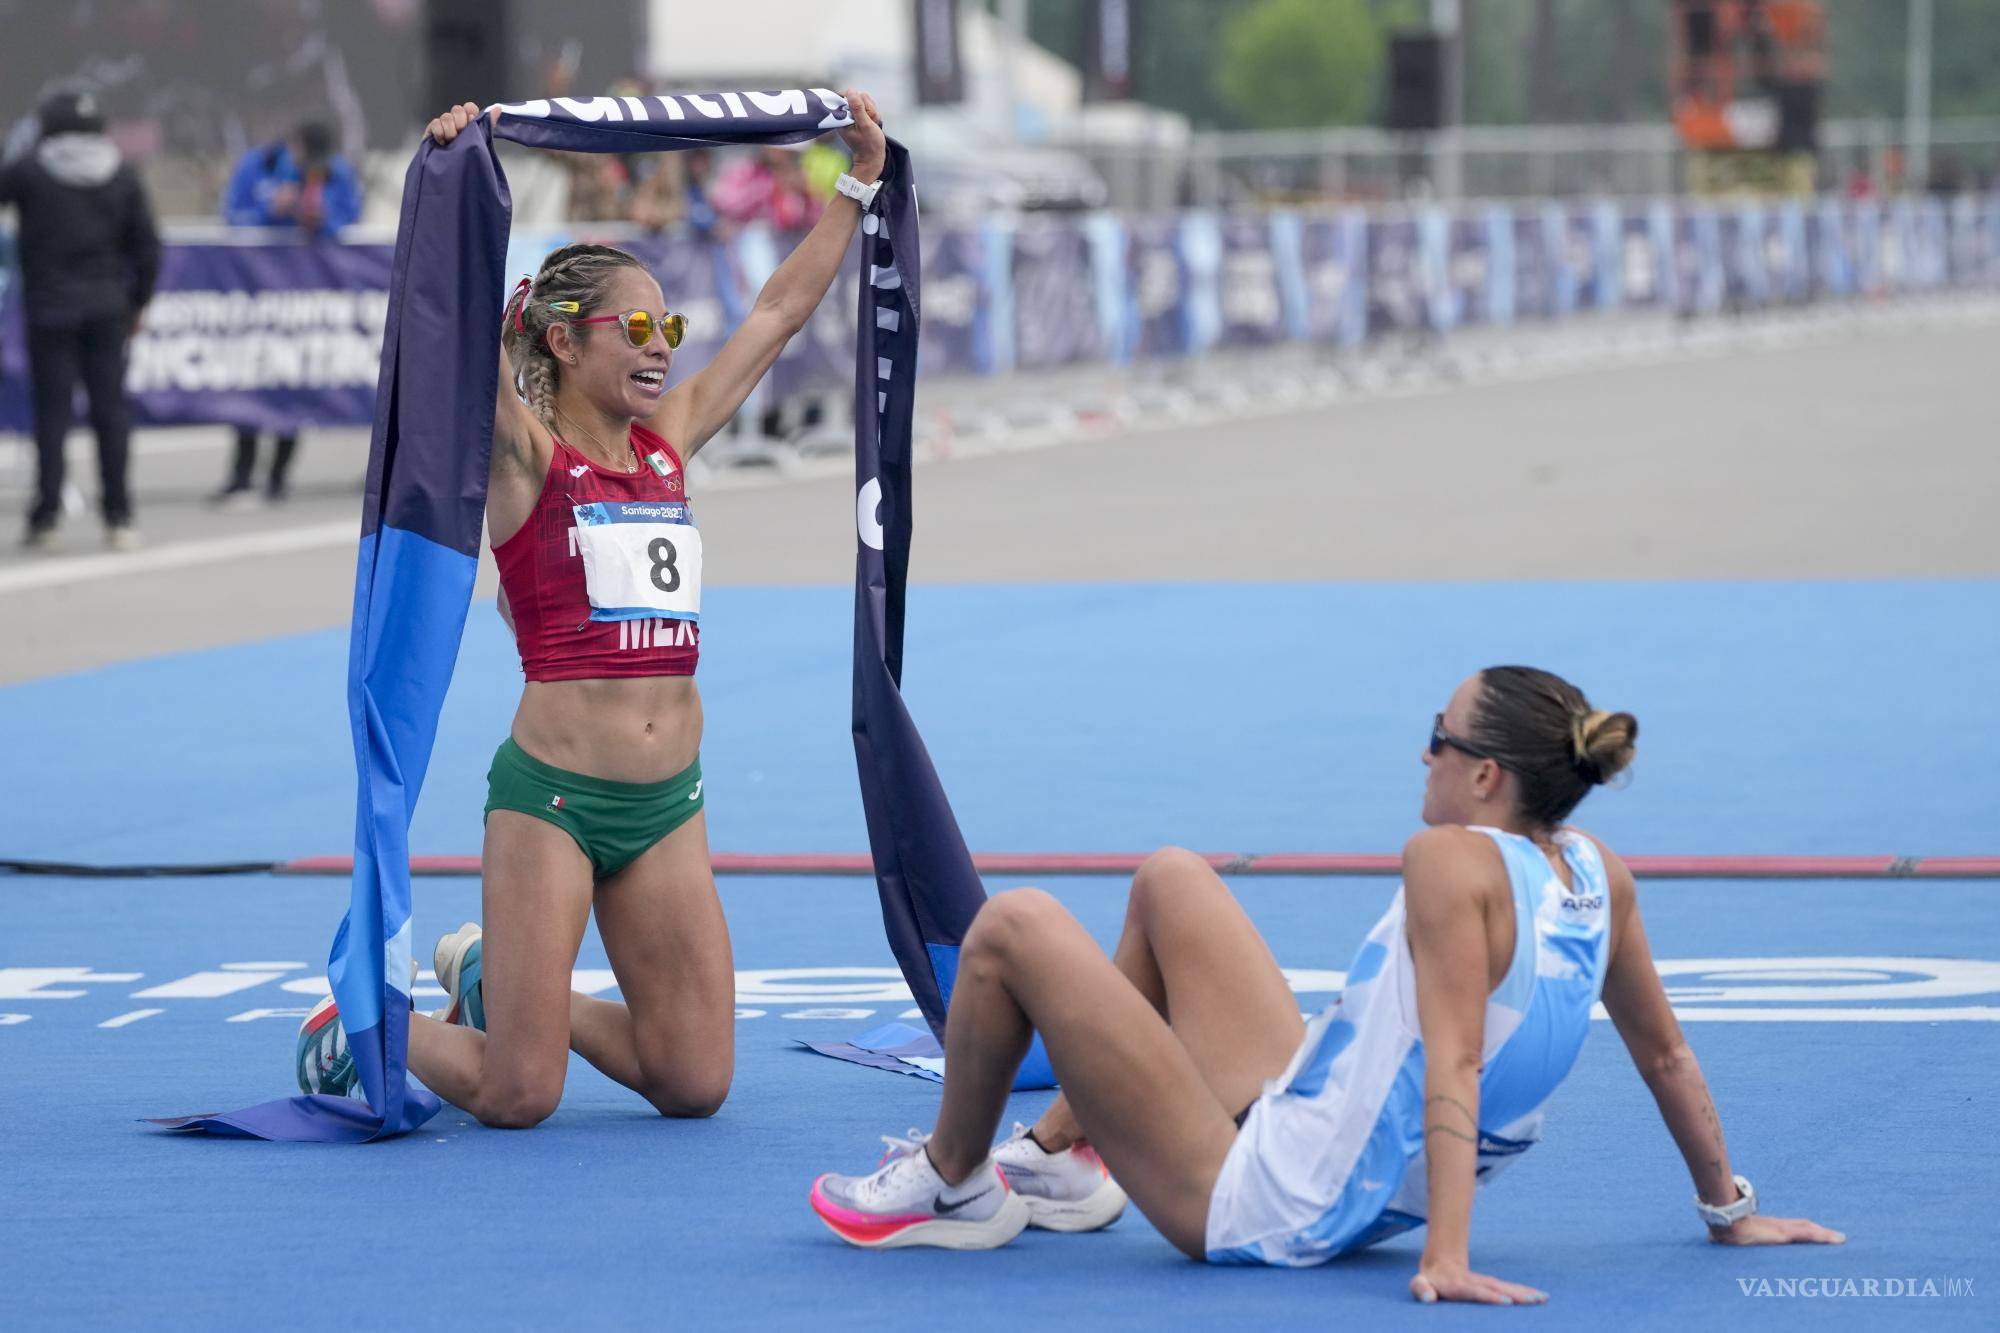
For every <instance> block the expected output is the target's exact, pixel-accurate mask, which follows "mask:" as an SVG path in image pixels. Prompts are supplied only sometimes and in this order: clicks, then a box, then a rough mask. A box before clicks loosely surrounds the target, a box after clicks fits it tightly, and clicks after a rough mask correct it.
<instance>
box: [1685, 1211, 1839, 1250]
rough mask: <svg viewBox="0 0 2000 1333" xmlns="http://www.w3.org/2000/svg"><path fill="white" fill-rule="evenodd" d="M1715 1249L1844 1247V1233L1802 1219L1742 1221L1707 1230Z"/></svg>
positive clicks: (1760, 1218)
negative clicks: (1715, 1246)
mask: <svg viewBox="0 0 2000 1333" xmlns="http://www.w3.org/2000/svg"><path fill="white" fill-rule="evenodd" d="M1708 1238H1709V1239H1710V1240H1712V1241H1714V1242H1715V1243H1716V1244H1717V1245H1845V1244H1846V1243H1847V1235H1846V1233H1845V1232H1840V1231H1835V1230H1834V1229H1833V1228H1831V1227H1823V1226H1821V1225H1820V1224H1819V1223H1817V1222H1814V1221H1810V1220H1808V1219H1806V1218H1803V1217H1746V1218H1744V1219H1742V1220H1741V1221H1739V1222H1736V1223H1734V1224H1732V1225H1730V1226H1726V1227H1710V1228H1709V1229H1708Z"/></svg>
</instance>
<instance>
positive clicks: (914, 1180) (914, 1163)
mask: <svg viewBox="0 0 2000 1333" xmlns="http://www.w3.org/2000/svg"><path fill="white" fill-rule="evenodd" d="M929 1141H930V1135H928V1134H921V1133H918V1132H917V1131H916V1130H914V1129H913V1130H911V1131H910V1132H909V1134H908V1135H907V1136H906V1137H904V1138H900V1139H896V1138H890V1137H888V1136H887V1135H884V1136H883V1139H882V1142H884V1143H885V1144H887V1145H888V1146H889V1151H888V1152H887V1153H886V1154H885V1155H884V1156H883V1158H882V1165H881V1166H880V1167H879V1168H877V1169H876V1170H875V1171H874V1172H873V1173H871V1174H869V1175H865V1176H836V1175H824V1176H821V1177H820V1178H819V1179H818V1180H815V1181H814V1182H813V1187H812V1195H811V1199H812V1208H813V1212H815V1213H817V1214H818V1215H819V1220H820V1221H822V1222H824V1223H826V1225H827V1229H828V1230H830V1231H832V1232H833V1234H834V1235H836V1236H838V1237H840V1238H841V1239H842V1240H844V1241H846V1242H847V1243H848V1244H850V1245H860V1246H862V1247H864V1248H867V1249H871V1250H887V1249H894V1248H896V1247H899V1246H903V1245H935V1246H938V1247H940V1248H942V1249H947V1250H990V1249H993V1248H995V1247H996V1246H1000V1245H1005V1244H1006V1243H1007V1242H1008V1241H1010V1240H1012V1239H1014V1237H1016V1236H1018V1235H1020V1234H1021V1232H1022V1231H1023V1230H1025V1229H1026V1227H1027V1225H1028V1205H1027V1204H1026V1203H1024V1202H1022V1200H1021V1196H1020V1195H1018V1194H1016V1193H1015V1192H1014V1191H1013V1189H1012V1188H1011V1187H1010V1186H1009V1185H1008V1183H1007V1177H1005V1176H1003V1175H1002V1174H1000V1169H999V1167H997V1166H995V1165H994V1162H993V1159H992V1158H991V1157H989V1158H987V1159H986V1160H985V1161H984V1162H981V1163H980V1164H979V1166H978V1167H977V1168H975V1169H974V1170H973V1172H972V1174H971V1175H969V1176H967V1177H966V1178H965V1179H964V1180H961V1181H959V1182H958V1183H957V1184H956V1185H948V1184H946V1183H945V1179H944V1177H943V1176H941V1175H939V1174H938V1170H937V1168H936V1167H935V1166H933V1165H931V1159H930V1154H929V1153H927V1152H925V1151H924V1145H925V1144H926V1143H928V1142H929Z"/></svg>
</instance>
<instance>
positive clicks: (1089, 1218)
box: [993, 1120, 1125, 1231]
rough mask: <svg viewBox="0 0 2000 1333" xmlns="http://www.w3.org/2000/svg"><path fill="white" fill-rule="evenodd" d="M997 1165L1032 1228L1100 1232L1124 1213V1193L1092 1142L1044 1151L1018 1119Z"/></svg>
mask: <svg viewBox="0 0 2000 1333" xmlns="http://www.w3.org/2000/svg"><path fill="white" fill-rule="evenodd" d="M993 1161H994V1163H995V1164H996V1165H998V1166H999V1168H1000V1171H1001V1174H1003V1175H1005V1176H1006V1177H1007V1183H1008V1184H1009V1185H1012V1186H1013V1187H1014V1192H1015V1193H1016V1194H1018V1195H1020V1196H1021V1198H1022V1200H1023V1201H1024V1202H1025V1203H1026V1204H1027V1205H1028V1225H1029V1226H1031V1227H1040V1228H1042V1230H1044V1231H1096V1230H1097V1229H1098V1228H1099V1227H1108V1226H1110V1225H1111V1224H1112V1223H1113V1222H1116V1221H1117V1220H1118V1218H1119V1215H1120V1214H1122V1213H1123V1212H1124V1211H1125V1191H1124V1190H1123V1189H1121V1188H1119V1185H1118V1182H1117V1181H1115V1180H1113V1179H1112V1178H1111V1168H1110V1167H1108V1166H1106V1165H1105V1164H1104V1159H1103V1158H1102V1157H1099V1156H1098V1155H1097V1153H1096V1151H1095V1150H1094V1149H1092V1148H1091V1146H1090V1145H1089V1144H1088V1143H1084V1142H1081V1141H1079V1142H1076V1143H1073V1144H1071V1145H1070V1146H1069V1147H1067V1148H1064V1149H1063V1150H1062V1151H1061V1152H1044V1151H1043V1150H1042V1145H1041V1144H1039V1143H1037V1142H1035V1140H1034V1139H1033V1137H1032V1136H1030V1135H1029V1133H1028V1127H1027V1126H1026V1125H1024V1124H1022V1123H1021V1122H1020V1121H1018V1120H1017V1121H1015V1122H1014V1133H1013V1134H1012V1136H1010V1137H1009V1138H1008V1139H1007V1140H1006V1141H1005V1142H1003V1143H1001V1144H1000V1145H999V1146H998V1147H996V1148H994V1150H993Z"/></svg>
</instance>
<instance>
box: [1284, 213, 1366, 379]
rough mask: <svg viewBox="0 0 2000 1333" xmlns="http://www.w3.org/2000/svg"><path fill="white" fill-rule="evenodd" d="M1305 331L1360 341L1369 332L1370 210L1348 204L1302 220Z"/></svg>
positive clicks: (1342, 342)
mask: <svg viewBox="0 0 2000 1333" xmlns="http://www.w3.org/2000/svg"><path fill="white" fill-rule="evenodd" d="M1299 258H1300V267H1301V268H1302V270H1303V277H1304V280H1305V294H1306V307H1305V322H1306V328H1305V337H1307V338H1308V339H1310V340H1311V341H1313V342H1317V343H1334V344H1336V345H1338V346H1341V347H1357V346H1359V345H1360V343H1361V340H1362V339H1363V338H1365V337H1366V336H1367V334H1368V301H1367V293H1368V216H1367V214H1365V213H1363V212H1362V211H1361V210H1360V209H1358V208H1356V209H1348V210H1346V211H1345V212H1342V213H1337V214H1335V215H1333V216H1331V217H1325V216H1320V217H1308V218H1305V219H1303V220H1302V221H1301V223H1300V225H1299Z"/></svg>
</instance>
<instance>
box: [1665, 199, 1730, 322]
mask: <svg viewBox="0 0 2000 1333" xmlns="http://www.w3.org/2000/svg"><path fill="white" fill-rule="evenodd" d="M1726 282H1727V278H1726V276H1725V274H1724V271H1723V263H1722V223H1721V219H1720V217H1718V215H1717V214H1716V211H1715V209H1714V208H1712V207H1710V206H1709V205H1706V204H1683V205H1681V206H1680V208H1679V209H1678V211H1677V212H1676V214H1675V216H1674V286H1675V291H1676V293H1677V294H1678V295H1679V297H1680V305H1679V307H1678V309H1679V311H1680V313H1681V314H1683V315H1711V314H1714V313H1715V312H1716V311H1718V310H1720V309H1722V300H1723V292H1724V287H1725V284H1726Z"/></svg>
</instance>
